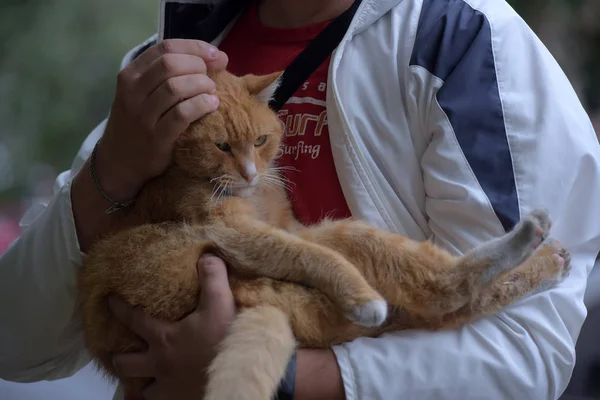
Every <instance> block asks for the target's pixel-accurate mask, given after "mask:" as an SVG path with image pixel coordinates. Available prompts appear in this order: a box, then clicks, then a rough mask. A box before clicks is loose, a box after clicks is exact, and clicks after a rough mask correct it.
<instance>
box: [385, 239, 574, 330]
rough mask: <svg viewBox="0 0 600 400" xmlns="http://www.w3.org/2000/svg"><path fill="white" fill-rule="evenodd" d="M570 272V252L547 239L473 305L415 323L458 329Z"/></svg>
mask: <svg viewBox="0 0 600 400" xmlns="http://www.w3.org/2000/svg"><path fill="white" fill-rule="evenodd" d="M570 271H571V257H570V255H569V253H568V252H567V251H566V250H565V249H564V248H563V247H562V245H561V244H560V243H559V242H557V241H555V240H547V241H545V242H544V243H543V244H542V245H541V246H540V247H539V248H538V250H537V251H535V252H534V254H533V255H532V256H531V257H530V258H528V259H527V260H526V261H525V262H524V263H523V264H522V265H520V266H519V267H517V268H516V269H514V270H512V271H510V272H508V273H506V274H504V275H502V276H500V277H499V278H498V279H496V280H495V281H494V282H493V283H492V284H491V285H489V286H488V287H486V288H484V289H482V290H481V291H480V292H479V293H478V294H477V296H476V297H475V298H474V299H473V301H471V302H470V303H469V304H467V305H465V306H463V307H462V308H460V309H459V310H456V311H455V312H452V313H449V314H447V315H445V316H443V318H440V319H430V320H420V321H415V322H416V323H417V324H418V325H419V326H418V327H419V328H429V329H440V328H454V327H457V326H460V325H463V324H467V323H470V322H472V321H475V320H477V319H479V318H481V317H485V316H488V315H492V314H494V313H496V312H498V311H500V310H501V309H503V308H505V307H507V306H509V305H511V304H514V303H515V302H517V301H519V300H521V299H523V298H526V297H528V296H531V295H534V294H536V293H539V292H542V291H545V290H548V289H550V288H552V287H554V286H556V285H558V284H559V283H560V282H562V281H563V280H564V279H565V278H566V277H567V276H568V275H569V273H570ZM390 318H391V319H392V318H393V316H390ZM404 322H405V321H404ZM392 325H393V323H392ZM403 327H406V325H405V324H404V325H403ZM413 327H414V326H413Z"/></svg>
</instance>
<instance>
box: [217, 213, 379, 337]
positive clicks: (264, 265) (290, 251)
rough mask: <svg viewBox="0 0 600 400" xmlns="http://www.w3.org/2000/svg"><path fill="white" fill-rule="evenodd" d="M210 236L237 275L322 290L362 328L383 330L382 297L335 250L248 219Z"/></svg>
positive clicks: (221, 225) (228, 224) (219, 227)
mask: <svg viewBox="0 0 600 400" xmlns="http://www.w3.org/2000/svg"><path fill="white" fill-rule="evenodd" d="M206 234H207V237H208V239H209V240H211V241H212V242H214V243H215V244H216V247H217V249H218V253H219V254H220V255H221V256H222V257H223V258H224V259H225V260H227V262H228V263H230V264H231V266H232V267H233V268H234V270H235V271H236V272H238V273H242V274H249V275H250V276H264V277H269V278H273V279H277V280H284V281H291V282H297V283H301V284H305V285H309V286H312V287H315V288H318V289H319V290H321V291H323V292H324V293H325V294H326V295H328V296H330V297H331V299H332V300H333V301H334V302H335V303H336V304H338V305H339V306H340V307H341V308H342V310H344V312H345V313H346V316H347V317H348V318H349V319H350V320H352V321H354V322H356V323H357V324H360V325H362V326H379V325H381V324H382V323H383V322H384V321H385V319H386V317H387V303H386V302H385V300H384V299H383V297H382V296H381V295H380V294H379V293H378V292H377V291H375V289H373V288H372V287H371V286H370V285H369V283H367V281H366V280H365V278H364V277H363V276H362V275H361V274H360V272H359V271H358V270H357V269H356V268H355V267H354V265H352V263H350V262H349V261H348V260H346V259H345V258H344V257H343V256H342V255H341V254H339V253H338V252H336V251H334V250H332V249H328V248H326V247H323V246H320V245H319V244H316V243H310V242H307V241H306V240H303V239H302V238H300V237H297V236H294V235H292V234H290V233H288V232H285V231H283V230H280V229H277V228H273V227H271V226H269V225H267V224H264V223H261V222H260V221H256V220H253V219H250V218H240V217H237V218H236V219H235V222H234V221H231V220H229V221H226V223H223V222H217V223H214V224H211V225H210V226H207V227H206Z"/></svg>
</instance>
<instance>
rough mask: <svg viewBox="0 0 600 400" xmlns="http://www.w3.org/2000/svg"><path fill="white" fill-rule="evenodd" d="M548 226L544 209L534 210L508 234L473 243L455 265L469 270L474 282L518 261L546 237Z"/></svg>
mask: <svg viewBox="0 0 600 400" xmlns="http://www.w3.org/2000/svg"><path fill="white" fill-rule="evenodd" d="M550 227H551V221H550V217H549V215H548V212H547V211H545V210H534V211H533V212H531V213H530V214H529V215H527V216H526V217H525V218H523V219H522V220H521V221H520V222H519V223H518V224H517V225H516V226H515V227H514V229H513V230H511V231H510V232H508V233H507V234H505V235H503V236H501V237H499V238H497V239H494V240H490V241H489V242H486V243H484V244H482V245H481V246H478V247H476V248H475V249H473V250H472V251H470V252H468V253H467V254H465V255H464V256H463V257H461V258H460V259H459V261H458V263H457V266H456V268H458V269H464V270H466V271H470V275H471V277H470V278H471V279H473V280H474V281H475V284H476V285H477V286H480V287H481V286H485V285H487V284H488V283H490V282H491V281H492V280H494V279H496V278H497V277H498V276H500V275H502V274H504V273H505V272H507V271H510V270H512V269H514V268H516V267H517V266H519V265H521V264H522V263H523V262H524V261H525V260H526V259H527V258H529V257H530V256H531V255H532V254H533V252H534V251H535V250H536V249H537V248H538V246H539V245H540V244H541V243H542V242H543V241H544V240H545V239H546V237H547V236H548V233H549V230H550Z"/></svg>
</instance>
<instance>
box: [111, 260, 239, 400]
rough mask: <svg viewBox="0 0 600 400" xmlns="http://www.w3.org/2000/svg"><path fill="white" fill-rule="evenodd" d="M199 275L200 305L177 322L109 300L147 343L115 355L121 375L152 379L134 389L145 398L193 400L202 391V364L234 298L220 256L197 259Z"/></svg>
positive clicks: (225, 326)
mask: <svg viewBox="0 0 600 400" xmlns="http://www.w3.org/2000/svg"><path fill="white" fill-rule="evenodd" d="M198 275H199V276H200V279H201V281H202V291H201V298H200V301H199V303H198V307H197V309H196V310H195V311H194V312H193V313H191V314H190V315H188V316H187V317H186V318H184V319H183V320H181V321H179V322H175V323H172V322H165V321H159V320H156V319H153V318H151V317H149V316H147V315H146V314H144V313H143V312H142V311H140V310H137V309H135V308H133V307H131V306H129V305H127V304H126V303H124V302H123V301H121V300H118V299H111V301H110V306H111V310H112V311H113V313H114V314H115V316H116V317H117V318H118V319H119V320H120V321H121V322H122V323H124V324H125V325H126V326H127V327H128V328H129V329H131V330H132V331H133V332H134V333H135V334H137V335H138V336H140V337H141V338H142V339H143V340H144V341H146V343H147V344H148V350H147V351H145V352H143V353H128V354H118V355H115V356H114V357H113V364H114V367H115V370H116V371H117V374H118V375H119V376H121V377H126V378H154V379H155V381H154V382H153V383H151V384H150V385H149V386H147V387H146V388H145V389H143V390H142V392H141V393H136V394H135V395H140V394H141V395H142V396H143V398H144V400H168V399H177V400H187V399H194V400H196V399H200V398H202V396H203V392H204V386H205V384H206V369H207V368H208V366H209V364H210V363H211V361H212V360H213V358H214V357H215V355H216V347H217V345H218V344H219V343H220V342H221V340H222V339H223V338H224V337H225V335H226V332H227V329H228V328H229V324H230V323H231V321H232V320H233V318H234V316H235V303H234V299H233V294H232V293H231V289H230V288H229V281H228V279H227V269H226V267H225V264H224V262H223V261H222V260H220V259H219V258H217V257H215V256H211V255H205V256H203V257H202V258H200V260H199V261H198Z"/></svg>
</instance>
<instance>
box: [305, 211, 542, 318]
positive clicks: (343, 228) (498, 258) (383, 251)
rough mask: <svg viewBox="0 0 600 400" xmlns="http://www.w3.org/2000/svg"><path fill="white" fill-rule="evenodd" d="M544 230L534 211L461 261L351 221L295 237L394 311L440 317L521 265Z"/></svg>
mask: <svg viewBox="0 0 600 400" xmlns="http://www.w3.org/2000/svg"><path fill="white" fill-rule="evenodd" d="M549 228H550V220H549V218H548V214H547V213H546V212H544V211H534V212H533V213H532V214H531V215H529V216H528V217H525V218H524V219H523V221H521V222H520V223H519V224H518V225H517V226H516V227H515V229H513V230H512V231H511V232H509V233H508V234H506V235H504V236H502V237H500V238H498V239H495V240H492V241H490V242H488V243H485V244H483V245H481V246H479V247H477V248H476V249H474V250H473V251H471V252H469V253H467V254H466V255H465V256H463V257H455V256H452V255H451V254H450V253H448V252H447V251H444V250H442V249H441V248H438V247H436V246H434V245H433V244H432V243H431V242H429V241H425V242H417V241H414V240H411V239H409V238H406V237H403V236H401V235H397V234H393V233H390V232H386V231H383V230H379V229H376V228H373V227H370V226H369V225H367V224H365V223H363V222H360V221H353V220H343V221H324V222H323V223H321V224H320V225H318V226H315V227H310V228H306V229H304V230H302V231H300V232H299V233H298V234H299V235H300V236H301V237H302V238H304V239H306V240H309V241H311V242H314V243H319V244H321V245H322V246H326V247H329V248H332V249H335V250H336V251H337V252H339V253H341V254H342V255H343V256H344V257H345V258H346V259H348V260H349V261H350V262H352V263H353V265H355V266H356V267H357V268H358V269H359V270H360V272H361V273H362V275H363V276H364V277H365V278H366V279H367V281H368V282H369V283H370V284H371V285H373V286H374V287H375V288H376V289H377V290H378V291H379V292H380V293H382V294H383V296H384V298H385V299H386V300H387V301H388V302H389V303H390V304H391V305H392V306H394V308H396V309H403V310H404V311H405V312H407V313H408V314H409V315H411V314H412V315H430V316H432V315H434V316H442V315H444V314H446V313H448V312H452V311H455V310H457V309H459V308H460V307H462V306H464V305H465V304H467V303H468V302H469V301H470V300H471V299H472V298H473V296H474V295H475V294H476V292H477V291H478V290H480V289H481V288H483V287H485V285H488V284H490V282H491V281H492V280H493V279H495V278H496V277H498V276H499V275H501V274H503V273H505V272H507V271H509V270H511V269H513V268H516V267H517V266H518V265H519V264H521V263H522V262H523V261H524V260H525V259H527V257H529V256H530V255H531V253H532V252H533V251H534V250H535V248H536V246H538V245H539V244H540V243H541V242H542V240H543V239H544V238H545V237H546V235H547V233H548V230H549Z"/></svg>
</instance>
